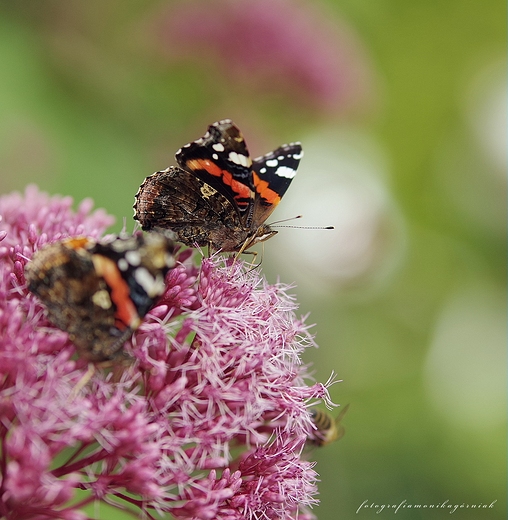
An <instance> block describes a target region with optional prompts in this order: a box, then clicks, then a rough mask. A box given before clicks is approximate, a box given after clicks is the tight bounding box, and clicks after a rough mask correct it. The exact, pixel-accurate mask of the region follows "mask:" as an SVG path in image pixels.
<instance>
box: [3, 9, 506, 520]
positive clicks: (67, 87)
mask: <svg viewBox="0 0 508 520" xmlns="http://www.w3.org/2000/svg"><path fill="white" fill-rule="evenodd" d="M505 29H506V6H505V3H504V2H503V3H502V2H495V1H490V2H489V1H487V2H485V1H483V0H469V1H467V2H465V1H464V0H448V1H447V2H437V1H427V2H414V1H408V0H376V1H375V2H374V1H367V0H313V1H310V0H309V1H296V0H254V1H248V0H174V1H173V0H164V1H154V0H146V1H144V2H133V1H127V0H109V1H107V2H104V1H101V0H88V1H87V2H82V1H73V0H54V1H50V0H44V1H41V0H34V1H17V2H11V1H1V2H0V64H1V74H0V76H1V80H0V172H1V173H0V191H1V192H2V193H6V192H9V191H11V190H23V189H24V187H25V186H26V184H28V183H37V184H38V185H39V186H40V187H41V188H42V189H44V190H46V191H49V192H51V193H62V194H66V195H72V196H73V197H74V198H75V200H77V201H79V200H81V199H83V198H84V197H92V198H93V199H94V200H95V202H96V205H97V206H100V207H104V208H106V209H107V210H108V211H109V212H111V213H113V214H114V215H116V217H117V219H118V220H117V224H116V226H115V228H114V230H115V231H119V230H120V229H121V227H122V226H123V219H126V223H127V229H128V230H131V229H132V227H133V221H132V219H131V215H132V209H131V207H132V203H133V197H134V194H135V193H136V191H137V188H138V186H139V184H140V183H141V182H142V180H143V179H144V177H145V176H146V175H149V174H151V173H152V172H153V171H155V170H159V169H162V168H165V167H166V166H168V165H170V164H174V158H173V154H174V152H175V151H176V150H177V149H178V148H179V147H180V146H182V145H183V144H185V143H187V142H188V141H191V140H194V139H196V138H197V137H199V136H201V135H202V134H203V133H204V131H205V130H206V127H207V126H208V125H209V124H210V123H212V122H213V121H215V120H218V119H221V118H225V117H230V118H232V119H233V120H234V121H235V122H236V123H237V124H238V125H239V126H240V128H241V129H242V131H243V133H244V135H245V136H246V139H247V142H248V145H249V148H250V150H251V152H252V154H253V155H254V156H257V155H261V154H263V153H266V152H268V151H269V150H271V149H273V148H275V147H277V146H278V145H280V144H282V143H283V142H287V141H291V140H301V141H302V142H303V146H304V150H305V158H304V160H303V162H302V164H301V168H300V171H299V173H298V176H297V177H296V179H295V181H294V182H293V185H292V186H291V189H290V190H289V191H288V193H287V194H286V196H285V198H284V201H283V203H282V204H281V206H280V207H279V208H278V209H277V211H276V213H275V218H276V219H279V218H286V217H292V216H295V215H298V214H303V215H304V218H303V219H301V220H299V221H297V222H295V223H294V224H295V225H296V224H300V223H301V224H302V225H307V226H325V225H334V226H335V228H336V229H335V230H334V231H323V230H305V229H280V233H279V235H278V236H277V237H275V238H273V239H272V240H270V241H269V242H268V243H266V246H265V248H264V252H263V265H262V269H263V271H264V272H265V273H266V274H267V276H268V277H269V279H271V280H275V279H276V278H277V277H280V279H282V280H283V281H285V282H294V283H295V284H296V286H297V287H296V288H295V293H296V294H297V296H298V300H299V302H300V303H301V310H302V313H303V314H305V313H307V312H309V313H310V318H309V320H310V321H311V322H313V323H316V327H315V332H316V335H317V341H318V343H319V345H320V348H319V349H318V350H317V351H314V352H312V353H311V355H309V357H308V359H307V360H306V361H308V362H312V363H313V365H314V373H315V377H316V379H318V380H321V381H325V380H326V379H327V378H328V376H329V375H330V372H331V371H332V370H334V371H335V372H336V373H337V375H338V377H339V378H340V379H342V380H343V382H341V383H338V384H336V385H334V386H333V387H332V388H331V394H332V397H333V399H334V401H335V402H336V403H341V404H346V403H350V409H349V411H348V413H347V414H346V416H345V417H344V420H343V423H344V426H345V427H346V430H347V432H346V435H345V437H344V438H343V439H341V440H340V441H339V442H337V443H335V444H332V445H329V446H327V447H324V448H320V449H317V450H316V451H315V452H314V453H313V455H314V456H315V458H316V459H317V461H318V462H317V469H318V471H319V473H320V474H321V479H322V482H321V484H320V493H321V494H320V498H321V505H320V507H319V508H318V509H317V510H316V513H317V514H318V517H319V518H320V519H321V520H332V519H351V518H375V515H376V511H377V510H376V509H365V508H363V509H361V510H360V511H359V512H357V509H358V508H359V506H360V504H362V503H363V502H364V501H365V500H366V501H367V503H368V504H369V505H370V504H371V503H374V504H378V505H393V504H399V503H400V502H402V501H404V500H405V501H407V503H408V504H422V505H427V508H426V509H408V508H406V509H401V510H399V511H398V513H397V516H398V517H401V518H405V519H411V520H413V519H431V518H432V519H436V518H448V516H449V510H443V509H438V510H436V509H431V508H430V506H432V505H434V506H437V505H439V504H441V503H443V502H444V501H446V500H449V503H450V504H459V505H460V504H464V505H478V504H490V503H491V502H493V501H497V502H496V503H495V505H494V507H493V508H490V509H486V510H485V509H482V510H472V509H468V508H462V509H460V510H458V511H457V512H455V513H454V515H455V517H456V518H461V519H467V520H473V519H475V520H476V519H479V518H484V517H485V518H489V519H504V518H506V463H505V460H506V397H505V396H506V354H505V346H506V324H505V322H506V295H505V288H506V269H505V263H506V254H505V253H506V175H505V173H506V153H505V144H506V94H505V92H506V78H507V76H506V59H505V47H506V44H505ZM334 413H335V414H336V413H338V411H337V410H335V412H334ZM90 514H91V515H93V514H96V513H94V511H93V509H92V510H90ZM393 514H394V512H393V510H391V511H389V510H385V511H383V512H381V513H380V514H379V517H385V518H386V517H390V516H392V515H393ZM101 515H102V516H101V518H112V519H116V518H121V516H118V514H116V513H112V512H107V511H106V510H105V509H101Z"/></svg>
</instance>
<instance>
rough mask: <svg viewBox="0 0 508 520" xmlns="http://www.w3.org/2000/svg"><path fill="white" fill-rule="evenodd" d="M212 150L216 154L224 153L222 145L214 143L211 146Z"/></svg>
mask: <svg viewBox="0 0 508 520" xmlns="http://www.w3.org/2000/svg"><path fill="white" fill-rule="evenodd" d="M212 148H213V149H214V150H215V151H216V152H223V151H224V145H223V144H222V143H215V144H212Z"/></svg>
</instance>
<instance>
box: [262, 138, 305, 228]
mask: <svg viewBox="0 0 508 520" xmlns="http://www.w3.org/2000/svg"><path fill="white" fill-rule="evenodd" d="M302 157H303V150H302V146H301V144H300V143H290V144H285V145H283V146H280V147H279V148H277V149H276V150H274V151H273V152H270V153H268V154H266V155H263V156H261V157H258V158H256V159H254V160H253V162H252V170H253V182H254V190H255V193H256V196H255V203H254V211H253V216H252V221H253V226H260V225H261V224H263V223H264V222H265V221H266V219H267V218H268V217H269V216H270V214H271V213H272V212H273V210H274V209H275V208H276V207H277V205H278V204H279V202H280V200H281V199H282V197H283V195H284V194H285V193H286V191H287V189H288V188H289V185H290V184H291V181H292V180H293V178H294V176H295V175H296V170H297V169H298V165H299V164H300V159H301V158H302Z"/></svg>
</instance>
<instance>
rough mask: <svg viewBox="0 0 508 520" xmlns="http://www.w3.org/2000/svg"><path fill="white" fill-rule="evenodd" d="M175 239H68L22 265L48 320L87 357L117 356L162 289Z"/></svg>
mask: <svg viewBox="0 0 508 520" xmlns="http://www.w3.org/2000/svg"><path fill="white" fill-rule="evenodd" d="M174 265H175V258H174V256H173V243H172V242H171V241H170V240H169V239H168V238H166V237H164V236H162V235H160V234H158V233H151V234H149V235H146V236H143V235H142V234H137V235H135V236H131V237H128V238H121V237H115V238H113V239H111V240H106V241H101V242H95V241H93V240H90V239H88V238H82V237H78V238H68V239H65V240H62V241H60V242H55V243H53V244H48V245H46V246H44V247H43V248H42V249H40V250H39V251H37V252H36V253H35V254H34V256H33V259H32V261H31V262H30V263H29V264H27V266H26V268H25V275H26V279H27V282H28V289H29V290H30V291H31V292H32V293H34V294H35V295H36V296H38V297H39V299H40V300H41V301H42V302H43V303H44V305H45V306H46V310H47V316H48V319H49V320H50V321H51V322H52V323H53V324H54V325H56V326H57V327H58V328H59V329H62V330H63V331H66V332H68V334H69V338H70V339H71V341H72V342H73V343H74V344H75V345H76V348H77V350H78V353H79V354H80V355H81V356H83V357H84V358H86V359H88V360H90V361H106V360H110V359H112V358H114V357H115V355H117V354H118V353H119V351H120V350H121V348H122V346H123V344H124V343H125V341H126V340H127V339H128V338H129V337H130V336H131V335H132V333H133V331H134V330H136V329H137V328H138V327H139V325H140V323H141V320H142V318H143V317H144V316H145V315H146V313H147V312H148V311H149V310H150V308H151V306H152V305H153V303H154V302H155V300H156V298H157V297H159V296H160V295H162V293H163V292H164V290H165V284H164V278H165V275H166V273H167V272H168V271H169V270H170V269H171V268H172V267H174Z"/></svg>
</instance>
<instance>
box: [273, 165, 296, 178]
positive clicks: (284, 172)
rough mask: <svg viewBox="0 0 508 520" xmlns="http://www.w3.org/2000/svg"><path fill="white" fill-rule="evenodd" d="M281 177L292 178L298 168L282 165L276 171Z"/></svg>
mask: <svg viewBox="0 0 508 520" xmlns="http://www.w3.org/2000/svg"><path fill="white" fill-rule="evenodd" d="M275 174H276V175H278V176H279V177H286V178H287V179H292V178H293V177H294V176H295V175H296V170H294V169H293V168H288V167H287V166H280V167H279V168H277V171H276V172H275Z"/></svg>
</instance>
